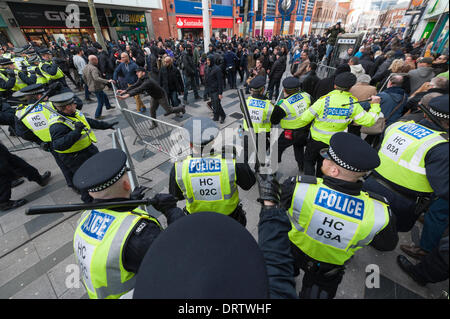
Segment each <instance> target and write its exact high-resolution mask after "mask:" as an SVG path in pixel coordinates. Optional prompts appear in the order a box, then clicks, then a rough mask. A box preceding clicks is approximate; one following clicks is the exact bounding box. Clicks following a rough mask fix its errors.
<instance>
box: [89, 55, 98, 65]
mask: <svg viewBox="0 0 450 319" xmlns="http://www.w3.org/2000/svg"><path fill="white" fill-rule="evenodd" d="M88 60H89V63H90V64H93V65H97V64H98V59H97V57H96V56H95V55H90V56H89V57H88Z"/></svg>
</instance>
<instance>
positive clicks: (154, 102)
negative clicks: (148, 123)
mask: <svg viewBox="0 0 450 319" xmlns="http://www.w3.org/2000/svg"><path fill="white" fill-rule="evenodd" d="M160 105H161V106H162V107H163V109H164V110H165V111H166V114H165V115H169V114H172V113H178V112H181V111H182V110H183V107H182V106H177V107H170V106H169V101H168V99H167V96H166V95H164V96H163V97H162V98H160V99H155V98H153V97H151V99H150V116H151V117H153V118H155V119H156V111H157V110H158V107H159V106H160Z"/></svg>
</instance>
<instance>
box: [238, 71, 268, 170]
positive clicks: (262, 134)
mask: <svg viewBox="0 0 450 319" xmlns="http://www.w3.org/2000/svg"><path fill="white" fill-rule="evenodd" d="M265 85H266V79H265V77H264V76H260V75H258V76H256V77H255V78H254V79H253V80H251V81H250V83H249V85H248V87H249V88H250V93H251V96H249V97H248V98H247V108H248V112H249V114H250V119H251V121H252V124H253V130H254V132H255V136H256V143H257V145H258V146H259V144H260V142H259V140H260V139H265V141H266V151H268V150H269V149H270V131H271V128H272V123H271V122H270V118H271V116H272V112H273V109H274V106H273V104H272V102H271V101H270V100H269V99H268V98H267V97H266V96H265V95H264V88H265ZM243 128H244V131H248V125H247V122H246V120H245V118H244V119H243ZM246 143H247V141H246V140H245V137H244V149H245V152H246V153H245V161H246V162H247V156H248V154H247V153H248V147H247V145H246ZM255 170H256V171H258V170H259V166H258V164H256V165H255Z"/></svg>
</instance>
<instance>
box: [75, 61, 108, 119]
mask: <svg viewBox="0 0 450 319" xmlns="http://www.w3.org/2000/svg"><path fill="white" fill-rule="evenodd" d="M97 65H98V58H97V57H96V56H95V55H90V56H89V64H88V65H86V66H85V67H84V69H83V76H82V77H83V81H84V83H86V85H87V86H88V88H89V91H90V92H94V94H95V96H96V97H97V109H96V110H95V119H96V120H99V119H101V115H102V109H103V105H105V107H106V109H107V110H109V109H112V108H114V107H113V106H111V104H110V103H109V100H108V96H107V95H106V94H105V92H103V89H104V88H105V85H106V84H108V83H112V82H114V80H106V79H103V78H102V77H101V76H100V70H99V69H98V68H97Z"/></svg>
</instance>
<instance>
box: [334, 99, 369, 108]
mask: <svg viewBox="0 0 450 319" xmlns="http://www.w3.org/2000/svg"><path fill="white" fill-rule="evenodd" d="M370 101H372V99H367V100H361V101H357V102H352V103H345V104H341V106H347V105H350V104H356V103H363V102H370Z"/></svg>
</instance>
